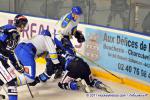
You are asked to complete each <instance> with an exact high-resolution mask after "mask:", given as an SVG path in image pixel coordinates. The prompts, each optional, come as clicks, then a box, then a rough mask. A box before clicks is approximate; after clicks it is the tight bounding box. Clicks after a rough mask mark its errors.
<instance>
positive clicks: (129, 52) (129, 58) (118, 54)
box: [85, 28, 150, 82]
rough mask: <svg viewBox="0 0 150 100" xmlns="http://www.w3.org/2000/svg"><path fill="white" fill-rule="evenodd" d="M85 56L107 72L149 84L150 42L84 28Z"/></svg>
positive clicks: (127, 35)
mask: <svg viewBox="0 0 150 100" xmlns="http://www.w3.org/2000/svg"><path fill="white" fill-rule="evenodd" d="M85 33H86V40H87V42H86V44H85V55H86V56H88V57H89V58H91V59H92V60H93V61H95V62H96V63H98V64H99V65H101V66H103V67H105V68H106V69H107V70H110V71H114V72H118V73H121V74H125V75H128V76H129V77H133V78H136V79H139V80H144V81H145V82H150V40H148V39H144V38H142V37H137V36H136V35H135V36H134V34H133V33H131V35H129V34H124V33H123V32H122V33H123V34H120V33H119V32H115V31H114V32H112V31H107V30H106V31H104V30H100V29H92V28H86V29H85Z"/></svg>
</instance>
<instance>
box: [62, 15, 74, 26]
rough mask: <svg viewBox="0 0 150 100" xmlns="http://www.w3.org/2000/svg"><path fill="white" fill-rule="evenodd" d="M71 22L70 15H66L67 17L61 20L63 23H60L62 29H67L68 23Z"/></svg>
mask: <svg viewBox="0 0 150 100" xmlns="http://www.w3.org/2000/svg"><path fill="white" fill-rule="evenodd" d="M71 20H72V15H71V14H68V15H67V16H66V18H65V19H64V20H63V22H62V25H61V26H62V28H65V27H67V25H68V24H69V22H70V21H71Z"/></svg>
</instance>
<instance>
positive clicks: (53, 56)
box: [49, 54, 58, 59]
mask: <svg viewBox="0 0 150 100" xmlns="http://www.w3.org/2000/svg"><path fill="white" fill-rule="evenodd" d="M49 57H50V58H51V59H56V58H58V55H57V54H49Z"/></svg>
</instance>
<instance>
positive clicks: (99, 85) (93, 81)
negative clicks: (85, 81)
mask: <svg viewBox="0 0 150 100" xmlns="http://www.w3.org/2000/svg"><path fill="white" fill-rule="evenodd" d="M89 80H90V86H92V87H95V88H97V89H101V90H104V91H106V92H108V93H112V92H113V91H112V89H111V88H110V87H109V86H107V85H106V84H104V83H103V82H101V81H100V80H99V79H96V78H94V77H93V76H92V75H90V76H89Z"/></svg>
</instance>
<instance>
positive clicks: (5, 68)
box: [0, 15, 28, 100]
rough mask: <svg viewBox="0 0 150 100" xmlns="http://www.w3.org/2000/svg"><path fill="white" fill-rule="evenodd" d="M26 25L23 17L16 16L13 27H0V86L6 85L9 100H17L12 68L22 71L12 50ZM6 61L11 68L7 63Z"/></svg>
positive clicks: (14, 76) (26, 21)
mask: <svg viewBox="0 0 150 100" xmlns="http://www.w3.org/2000/svg"><path fill="white" fill-rule="evenodd" d="M27 23H28V20H27V18H26V17H25V16H23V15H17V16H15V19H14V25H12V24H7V25H5V26H2V27H0V86H2V85H4V84H6V86H7V87H8V93H7V94H8V99H9V100H17V98H18V96H17V87H16V80H17V78H16V74H15V73H14V67H15V69H17V70H18V71H19V72H21V73H22V72H23V71H24V70H23V67H22V66H20V65H19V63H18V62H17V60H16V57H15V55H14V49H15V48H16V46H17V45H18V42H19V40H20V32H22V31H23V29H24V28H25V26H26V24H27ZM8 60H9V61H10V63H11V64H12V65H13V66H11V65H10V64H9V63H8ZM0 88H2V87H0Z"/></svg>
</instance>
